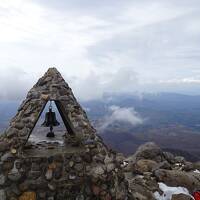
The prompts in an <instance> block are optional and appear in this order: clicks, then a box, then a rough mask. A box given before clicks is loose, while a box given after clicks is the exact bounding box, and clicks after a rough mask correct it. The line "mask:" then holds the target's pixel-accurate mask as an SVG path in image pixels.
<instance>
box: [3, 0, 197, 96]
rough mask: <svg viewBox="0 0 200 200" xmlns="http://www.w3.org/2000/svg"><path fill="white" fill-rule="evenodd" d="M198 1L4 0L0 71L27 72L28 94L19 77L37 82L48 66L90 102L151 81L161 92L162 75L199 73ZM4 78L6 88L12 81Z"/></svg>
mask: <svg viewBox="0 0 200 200" xmlns="http://www.w3.org/2000/svg"><path fill="white" fill-rule="evenodd" d="M198 5H200V4H199V1H198V0H183V1H181V3H180V1H179V0H173V1H167V0H163V1H160V0H152V1H149V0H141V1H132V0H124V1H115V0H110V1H106V0H102V1H99V0H93V1H92V2H91V1H90V0H85V1H82V0H74V1H70V0H65V1H64V0H61V1H55V0H34V1H33V0H15V1H13V0H1V1H0V26H1V32H0V70H1V73H2V72H3V73H5V74H7V75H9V74H10V73H12V72H11V71H12V69H13V68H15V69H19V70H21V71H23V72H24V73H25V75H24V76H21V78H20V80H19V86H20V87H22V88H21V90H22V91H25V90H27V89H26V87H27V86H26V84H25V85H24V87H25V88H23V84H21V83H20V81H21V82H26V81H27V79H30V83H34V82H36V81H37V79H38V78H39V77H40V76H42V75H43V73H44V72H45V71H46V70H47V68H48V67H57V68H58V70H59V71H60V72H61V73H62V74H63V76H64V77H65V79H66V81H67V82H70V83H71V86H72V89H74V90H75V92H76V95H77V96H78V97H79V98H84V99H91V98H97V97H101V96H102V94H103V93H104V92H107V91H109V92H110V91H111V92H112V91H113V92H116V91H120V92H123V91H125V92H132V91H134V90H136V89H137V90H141V91H142V90H144V88H143V87H145V88H147V87H150V86H151V90H156V91H157V84H158V80H163V81H168V80H171V79H174V80H175V79H184V78H185V77H194V76H195V75H196V73H195V72H194V71H195V70H198V69H199V61H200V56H199V55H200V39H199V34H200V28H199V20H200V14H199V13H200V12H199V11H200V9H199V8H200V7H199V6H198ZM2 70H3V71H2ZM27 77H28V78H27ZM12 78H14V77H12ZM22 79H23V80H22ZM132 79H134V80H132ZM4 81H5V83H3V82H4ZM15 82H16V81H15ZM149 82H151V83H152V84H151V85H148V84H149ZM0 83H1V84H2V85H7V82H6V79H5V78H3V79H1V80H0ZM16 83H17V82H16ZM138 83H139V84H138ZM145 84H146V85H145ZM174 86H175V87H176V84H175V85H174ZM15 87H16V90H17V91H19V89H18V88H20V87H18V85H17V84H16V85H15ZM11 89H12V88H11V87H10V88H7V91H6V93H11V92H12V93H13V91H12V90H11ZM9 90H10V91H9ZM160 90H161V91H162V88H160ZM20 93H21V95H22V94H23V92H20V91H19V95H18V96H19V98H22V96H20ZM13 94H14V93H13ZM5 96H6V95H4V97H5ZM8 96H9V95H8Z"/></svg>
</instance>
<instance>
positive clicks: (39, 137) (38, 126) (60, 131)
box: [24, 101, 75, 146]
mask: <svg viewBox="0 0 200 200" xmlns="http://www.w3.org/2000/svg"><path fill="white" fill-rule="evenodd" d="M50 105H51V107H52V111H53V112H55V114H56V118H57V120H58V121H59V123H60V125H59V126H54V127H53V132H54V133H55V137H52V138H49V137H46V136H47V134H48V132H49V131H50V127H44V126H42V124H43V122H44V121H45V115H46V113H47V112H48V111H49V107H50ZM70 136H75V131H74V128H73V125H72V123H71V122H70V120H69V118H68V113H67V112H66V111H65V108H64V106H63V104H62V102H60V101H48V102H46V104H45V105H44V107H43V109H42V110H41V112H40V114H39V117H38V119H37V120H36V122H35V125H34V127H33V129H32V130H31V132H30V133H29V136H28V138H27V140H26V143H25V145H24V146H27V145H30V143H31V144H39V143H48V144H49V143H54V144H56V143H58V144H60V145H63V144H64V141H65V139H66V137H70Z"/></svg>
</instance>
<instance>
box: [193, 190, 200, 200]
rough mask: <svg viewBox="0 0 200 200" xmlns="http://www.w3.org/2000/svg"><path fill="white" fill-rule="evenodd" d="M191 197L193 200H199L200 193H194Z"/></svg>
mask: <svg viewBox="0 0 200 200" xmlns="http://www.w3.org/2000/svg"><path fill="white" fill-rule="evenodd" d="M193 197H194V199H195V200H200V191H197V192H194V193H193Z"/></svg>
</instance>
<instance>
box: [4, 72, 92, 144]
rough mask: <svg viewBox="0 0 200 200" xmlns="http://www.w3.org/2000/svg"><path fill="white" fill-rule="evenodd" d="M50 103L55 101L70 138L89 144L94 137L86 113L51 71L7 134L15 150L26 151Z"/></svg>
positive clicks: (24, 105) (28, 98) (21, 108)
mask: <svg viewBox="0 0 200 200" xmlns="http://www.w3.org/2000/svg"><path fill="white" fill-rule="evenodd" d="M48 101H54V102H55V104H56V106H57V109H58V111H59V113H60V115H61V118H62V120H63V122H64V125H65V127H66V129H67V132H68V134H69V135H75V136H76V135H78V136H79V137H81V138H82V139H85V140H87V139H88V138H89V136H94V132H95V130H94V128H93V127H92V126H91V124H90V122H89V120H88V118H87V116H86V113H85V111H84V110H83V109H82V108H81V106H80V104H79V103H78V102H77V100H76V98H75V97H74V95H73V93H72V90H71V88H70V87H69V86H68V84H67V83H66V82H65V80H64V79H63V77H62V76H61V74H60V73H59V72H58V71H57V69H56V68H49V70H48V71H47V72H46V73H45V74H44V76H43V77H42V78H40V79H39V80H38V82H37V83H36V84H35V85H34V86H33V88H32V89H31V90H30V91H29V92H28V94H27V97H26V99H25V100H24V101H23V103H22V104H21V106H20V107H19V109H18V112H17V114H16V116H15V117H14V118H13V119H12V120H11V122H10V126H9V127H8V129H7V130H6V135H7V137H8V138H10V139H11V140H13V145H14V148H18V147H23V145H25V144H26V142H27V140H28V139H29V136H30V134H31V133H32V131H33V128H34V127H35V125H36V123H37V121H38V119H39V117H40V115H41V113H42V112H43V110H44V108H45V106H46V104H47V102H48Z"/></svg>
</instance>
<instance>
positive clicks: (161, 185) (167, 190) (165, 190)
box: [154, 183, 190, 200]
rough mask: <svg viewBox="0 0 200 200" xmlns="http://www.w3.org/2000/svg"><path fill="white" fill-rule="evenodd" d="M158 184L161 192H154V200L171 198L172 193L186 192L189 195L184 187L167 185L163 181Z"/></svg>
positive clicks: (168, 199)
mask: <svg viewBox="0 0 200 200" xmlns="http://www.w3.org/2000/svg"><path fill="white" fill-rule="evenodd" d="M158 184H159V188H160V189H161V190H162V191H163V194H162V195H160V194H159V193H158V192H155V193H154V197H155V199H156V200H171V198H172V195H173V194H186V195H189V196H190V194H189V191H188V190H187V189H186V188H184V187H169V186H167V185H165V184H164V183H158Z"/></svg>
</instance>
